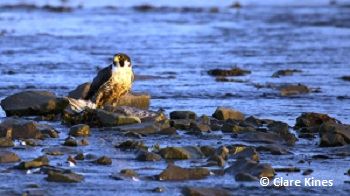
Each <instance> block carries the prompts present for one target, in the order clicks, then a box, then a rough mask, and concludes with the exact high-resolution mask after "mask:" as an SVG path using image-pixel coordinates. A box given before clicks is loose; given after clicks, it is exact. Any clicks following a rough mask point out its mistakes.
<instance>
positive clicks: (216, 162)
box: [206, 155, 225, 167]
mask: <svg viewBox="0 0 350 196" xmlns="http://www.w3.org/2000/svg"><path fill="white" fill-rule="evenodd" d="M224 165H225V160H224V159H223V158H222V157H221V156H219V155H214V156H212V157H210V158H209V159H208V160H207V165H206V166H207V167H209V166H220V167H223V166H224Z"/></svg>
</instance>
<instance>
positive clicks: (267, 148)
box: [256, 145, 293, 155]
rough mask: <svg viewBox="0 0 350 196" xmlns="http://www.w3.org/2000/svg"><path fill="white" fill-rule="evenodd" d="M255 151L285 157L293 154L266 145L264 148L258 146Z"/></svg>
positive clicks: (274, 146) (277, 147)
mask: <svg viewBox="0 0 350 196" xmlns="http://www.w3.org/2000/svg"><path fill="white" fill-rule="evenodd" d="M256 150H257V151H269V152H270V153H271V154H273V155H287V154H293V153H292V152H289V151H288V150H286V149H284V148H281V147H279V146H276V145H266V146H259V147H257V148H256Z"/></svg>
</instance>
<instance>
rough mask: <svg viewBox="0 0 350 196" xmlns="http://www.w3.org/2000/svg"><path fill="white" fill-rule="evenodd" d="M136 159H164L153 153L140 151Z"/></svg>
mask: <svg viewBox="0 0 350 196" xmlns="http://www.w3.org/2000/svg"><path fill="white" fill-rule="evenodd" d="M135 159H136V160H138V161H160V160H161V159H162V158H161V156H159V155H158V154H155V153H153V152H148V151H145V150H140V151H139V152H137V155H136V158H135Z"/></svg>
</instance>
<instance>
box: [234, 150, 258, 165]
mask: <svg viewBox="0 0 350 196" xmlns="http://www.w3.org/2000/svg"><path fill="white" fill-rule="evenodd" d="M241 149H242V150H234V151H233V152H234V153H232V155H231V156H230V157H232V158H234V159H242V158H247V159H250V160H252V161H255V162H259V154H258V152H257V151H256V149H255V148H254V147H241Z"/></svg>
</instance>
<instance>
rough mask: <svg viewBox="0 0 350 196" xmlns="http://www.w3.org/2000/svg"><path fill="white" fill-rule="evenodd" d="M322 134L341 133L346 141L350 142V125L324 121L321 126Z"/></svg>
mask: <svg viewBox="0 0 350 196" xmlns="http://www.w3.org/2000/svg"><path fill="white" fill-rule="evenodd" d="M319 132H320V134H321V135H322V134H324V133H327V134H339V135H341V136H342V137H343V138H344V140H345V142H346V143H348V144H350V125H347V124H336V123H323V124H322V125H321V126H320V128H319Z"/></svg>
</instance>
